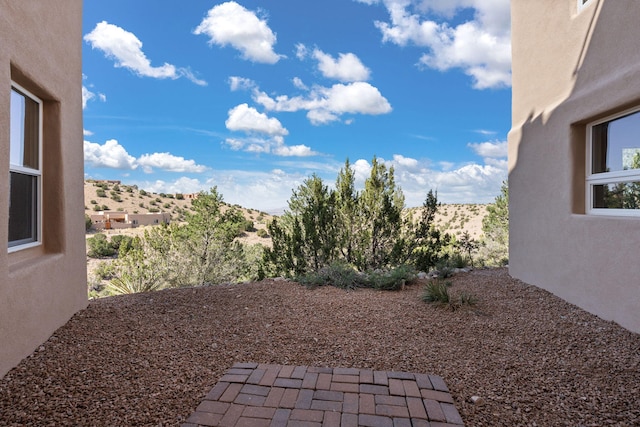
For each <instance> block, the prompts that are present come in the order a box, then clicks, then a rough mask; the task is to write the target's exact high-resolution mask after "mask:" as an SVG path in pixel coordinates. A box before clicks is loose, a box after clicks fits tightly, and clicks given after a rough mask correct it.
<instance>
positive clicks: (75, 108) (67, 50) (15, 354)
mask: <svg viewBox="0 0 640 427" xmlns="http://www.w3.org/2000/svg"><path fill="white" fill-rule="evenodd" d="M0 41H1V42H0V175H1V176H5V177H8V176H9V99H10V90H11V81H12V80H13V81H15V82H16V83H18V84H20V85H21V86H23V87H24V88H25V89H27V90H29V91H30V92H31V93H33V94H34V95H36V96H38V97H39V98H40V99H42V100H43V101H44V112H43V117H44V123H43V167H42V185H43V191H42V193H43V200H42V209H43V212H42V216H43V218H46V221H44V222H43V227H42V230H43V231H42V241H43V244H42V245H41V246H39V247H35V248H31V249H26V250H22V251H18V252H14V253H8V251H7V249H6V248H7V240H8V213H9V209H8V200H9V193H8V191H9V186H8V180H7V179H3V180H0V242H2V243H0V244H2V245H4V248H5V249H2V250H0V377H2V376H4V374H6V372H7V371H8V370H9V369H11V368H12V367H13V366H15V365H17V364H18V363H19V362H20V360H21V359H22V358H24V357H26V356H28V355H29V354H30V353H31V352H32V351H33V350H34V349H36V348H37V347H38V346H39V345H40V344H41V343H43V342H44V341H46V340H47V339H48V337H49V336H50V335H51V334H52V333H53V332H54V331H55V330H56V329H57V328H58V327H60V326H61V325H63V324H64V323H65V322H66V321H67V320H68V319H69V318H70V317H71V316H72V315H73V314H74V313H75V312H77V311H78V310H80V309H82V308H84V307H86V304H87V288H86V258H85V241H84V225H83V224H84V200H83V197H84V196H83V178H84V177H83V173H84V172H83V151H82V138H83V137H82V55H81V52H82V51H81V47H82V44H81V43H82V1H81V0H47V1H37V0H21V1H13V0H0Z"/></svg>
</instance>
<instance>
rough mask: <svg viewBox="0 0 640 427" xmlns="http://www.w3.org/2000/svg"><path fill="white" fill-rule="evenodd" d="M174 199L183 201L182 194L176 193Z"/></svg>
mask: <svg viewBox="0 0 640 427" xmlns="http://www.w3.org/2000/svg"><path fill="white" fill-rule="evenodd" d="M176 199H177V200H184V194H182V193H176Z"/></svg>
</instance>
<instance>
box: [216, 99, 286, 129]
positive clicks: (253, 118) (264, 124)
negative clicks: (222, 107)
mask: <svg viewBox="0 0 640 427" xmlns="http://www.w3.org/2000/svg"><path fill="white" fill-rule="evenodd" d="M224 123H225V125H226V126H227V129H229V130H232V131H242V132H245V133H263V134H267V135H271V136H284V135H287V134H288V133H289V131H288V130H287V129H285V128H284V127H283V126H282V123H280V121H279V120H278V119H276V118H275V117H268V116H267V115H266V114H264V113H260V112H258V111H257V110H256V109H255V108H253V107H249V106H248V105H247V104H240V105H237V106H235V107H233V108H232V109H231V110H229V117H228V118H227V120H226V121H225V122H224Z"/></svg>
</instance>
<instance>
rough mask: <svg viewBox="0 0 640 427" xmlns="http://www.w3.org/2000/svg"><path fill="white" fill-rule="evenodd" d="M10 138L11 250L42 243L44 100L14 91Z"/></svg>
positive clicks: (12, 94) (15, 89)
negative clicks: (41, 201)
mask: <svg viewBox="0 0 640 427" xmlns="http://www.w3.org/2000/svg"><path fill="white" fill-rule="evenodd" d="M10 114H11V117H10V130H9V132H10V136H9V251H10V252H11V251H15V250H18V249H23V248H27V247H31V246H35V245H37V244H39V242H40V212H41V207H40V205H41V203H40V200H41V175H42V174H41V170H42V166H41V158H42V155H41V150H42V142H41V141H42V101H40V100H39V99H38V98H36V97H35V96H33V95H32V94H30V93H29V92H28V91H26V90H25V89H23V88H21V87H20V86H18V85H13V86H12V88H11V106H10Z"/></svg>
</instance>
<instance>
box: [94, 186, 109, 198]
mask: <svg viewBox="0 0 640 427" xmlns="http://www.w3.org/2000/svg"><path fill="white" fill-rule="evenodd" d="M96 196H98V197H107V193H106V192H105V191H104V189H103V188H97V189H96Z"/></svg>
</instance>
